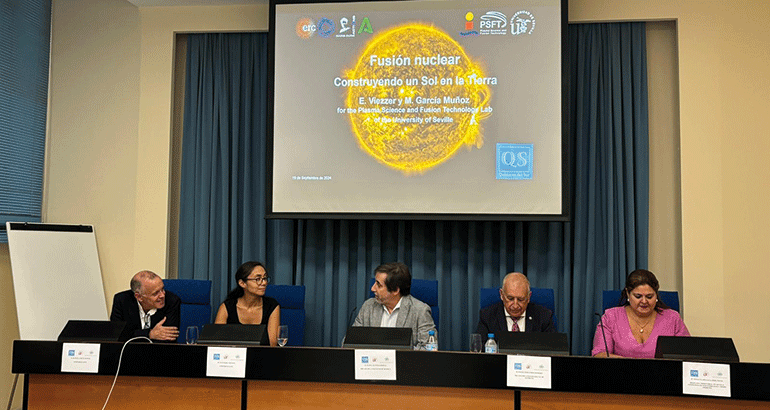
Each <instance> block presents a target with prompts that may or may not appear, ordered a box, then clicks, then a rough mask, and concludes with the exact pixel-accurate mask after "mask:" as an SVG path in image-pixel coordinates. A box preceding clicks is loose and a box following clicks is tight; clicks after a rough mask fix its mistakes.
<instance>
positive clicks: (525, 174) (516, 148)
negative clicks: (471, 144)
mask: <svg viewBox="0 0 770 410" xmlns="http://www.w3.org/2000/svg"><path fill="white" fill-rule="evenodd" d="M532 151H533V144H497V169H496V171H497V172H496V173H497V176H496V178H497V179H510V180H521V179H532V159H533V157H532Z"/></svg>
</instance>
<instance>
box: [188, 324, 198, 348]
mask: <svg viewBox="0 0 770 410" xmlns="http://www.w3.org/2000/svg"><path fill="white" fill-rule="evenodd" d="M185 340H186V341H187V344H188V345H194V344H196V343H198V326H187V332H186V333H185Z"/></svg>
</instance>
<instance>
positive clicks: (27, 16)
mask: <svg viewBox="0 0 770 410" xmlns="http://www.w3.org/2000/svg"><path fill="white" fill-rule="evenodd" d="M50 48H51V0H15V1H3V2H2V3H0V243H6V242H8V236H7V232H6V231H5V223H6V222H9V221H10V222H40V211H41V206H42V201H43V167H44V163H45V133H46V120H47V119H46V115H47V109H48V60H49V55H50Z"/></svg>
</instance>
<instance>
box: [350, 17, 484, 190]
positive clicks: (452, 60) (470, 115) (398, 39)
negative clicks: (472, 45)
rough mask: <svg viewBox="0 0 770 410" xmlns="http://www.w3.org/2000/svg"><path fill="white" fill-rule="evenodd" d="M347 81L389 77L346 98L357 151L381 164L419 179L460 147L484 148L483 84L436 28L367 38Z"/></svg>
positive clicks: (408, 28)
mask: <svg viewBox="0 0 770 410" xmlns="http://www.w3.org/2000/svg"><path fill="white" fill-rule="evenodd" d="M398 57H400V59H398ZM398 62H400V63H403V64H396V63H398ZM406 63H408V64H406ZM344 76H345V77H347V78H348V79H351V80H353V79H370V80H380V79H389V80H392V81H388V84H377V85H375V86H372V85H371V84H369V85H366V86H358V87H349V88H348V94H347V99H346V104H347V107H352V108H354V110H349V111H348V112H350V114H349V118H350V122H351V127H352V130H353V133H354V134H355V136H356V138H357V139H358V142H359V144H360V146H361V148H362V149H363V150H364V151H366V152H367V153H368V154H369V155H371V156H372V157H374V158H375V159H377V160H378V161H379V162H381V163H382V164H385V165H387V166H389V167H392V168H394V169H397V170H400V171H402V172H403V173H404V174H406V175H411V174H419V173H423V172H425V171H427V170H428V169H430V168H432V167H434V166H436V165H438V164H441V163H443V162H444V161H446V160H448V159H449V158H451V157H452V156H453V155H454V154H455V153H456V152H457V151H458V150H459V149H460V148H461V147H467V148H468V149H472V148H473V147H474V146H475V147H476V148H481V146H482V145H483V137H482V128H481V123H480V121H481V120H482V119H484V118H485V117H487V116H488V115H489V112H482V108H483V107H484V106H485V105H486V104H487V103H488V102H489V99H490V96H491V91H490V88H489V82H488V81H486V80H488V79H487V77H486V75H485V73H484V72H483V69H482V67H481V65H480V64H478V63H476V62H474V61H473V60H472V59H471V58H470V57H469V56H468V55H467V54H466V53H465V50H464V49H463V48H462V46H460V44H458V43H457V42H456V41H455V40H454V39H452V38H451V37H449V35H447V34H446V33H445V32H443V31H441V30H440V29H438V28H436V27H434V26H430V25H426V24H420V23H410V24H406V25H402V26H397V27H393V28H390V29H387V30H386V31H384V32H382V33H380V34H379V35H377V36H376V37H374V38H372V39H371V41H369V43H368V44H367V45H366V47H365V49H364V50H363V51H362V52H361V54H360V56H359V57H358V61H357V62H356V64H355V68H353V69H352V70H348V71H346V72H345V73H344ZM442 79H443V82H444V83H443V85H442ZM399 80H400V81H399ZM495 83H496V79H495ZM398 101H400V102H401V103H400V104H399V102H398ZM362 102H363V103H362ZM488 111H491V110H488Z"/></svg>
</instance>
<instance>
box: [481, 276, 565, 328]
mask: <svg viewBox="0 0 770 410" xmlns="http://www.w3.org/2000/svg"><path fill="white" fill-rule="evenodd" d="M530 296H532V292H531V291H530V290H529V280H528V279H527V277H526V276H524V275H523V274H521V273H518V272H513V273H509V274H507V275H506V276H505V278H504V279H503V287H502V288H500V302H497V303H495V304H493V305H491V306H487V307H485V308H484V309H481V311H480V312H479V324H478V326H477V328H476V332H477V333H480V334H481V335H482V337H486V335H487V334H489V333H494V334H500V333H502V332H555V331H556V326H554V324H553V312H551V311H550V310H549V309H547V308H544V307H542V306H539V305H536V304H534V303H530V302H529V298H530Z"/></svg>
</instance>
